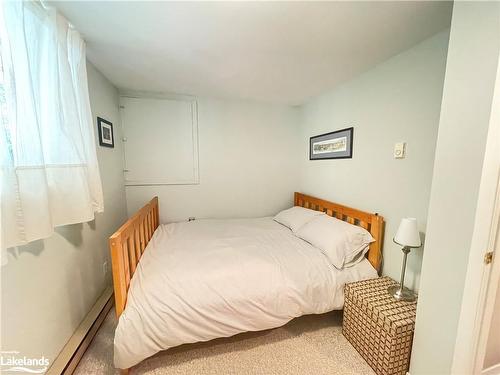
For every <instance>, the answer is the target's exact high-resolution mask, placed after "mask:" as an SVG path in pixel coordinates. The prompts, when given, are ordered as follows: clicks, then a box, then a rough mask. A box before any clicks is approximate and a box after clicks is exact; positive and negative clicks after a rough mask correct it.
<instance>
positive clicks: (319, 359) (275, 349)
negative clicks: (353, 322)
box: [75, 310, 374, 375]
mask: <svg viewBox="0 0 500 375" xmlns="http://www.w3.org/2000/svg"><path fill="white" fill-rule="evenodd" d="M341 322H342V316H341V313H340V312H333V313H329V314H323V315H309V316H304V317H301V318H297V319H294V320H292V321H291V322H290V323H288V324H287V325H285V326H283V327H281V328H277V329H273V330H268V331H262V332H249V333H243V334H240V335H237V336H234V337H231V338H224V339H217V340H213V341H210V342H206V343H198V344H190V345H182V346H180V347H177V348H172V349H169V350H167V351H164V352H161V353H158V354H157V355H155V356H153V357H151V358H148V359H146V360H145V361H143V362H141V363H140V364H139V365H137V366H135V367H133V370H132V374H134V375H135V374H182V375H188V374H189V375H205V374H207V375H226V374H231V375H232V374H238V375H243V374H262V375H264V374H265V375H292V374H315V375H316V374H317V375H320V374H325V375H326V374H328V375H332V374H342V375H349V374H353V375H354V374H356V375H362V374H370V375H372V374H374V372H373V371H372V370H371V369H370V367H369V366H368V365H367V364H366V362H365V361H364V360H363V359H362V358H361V356H360V355H359V354H358V352H356V350H355V349H354V348H353V347H352V346H351V345H350V344H349V342H348V341H347V340H346V339H345V337H344V336H343V335H342V332H341V330H342V323H341ZM115 325H116V319H115V315H114V310H112V311H111V312H110V313H109V315H108V316H107V318H106V320H105V322H104V323H103V325H102V327H101V328H100V330H99V332H98V333H97V335H96V337H95V338H94V340H93V342H92V343H91V345H90V347H89V349H88V350H87V352H86V353H85V355H84V357H83V358H82V360H81V362H80V364H79V365H78V367H77V369H76V372H75V373H76V374H79V375H82V374H115V373H116V372H117V371H116V370H115V369H114V368H113V335H114V328H115Z"/></svg>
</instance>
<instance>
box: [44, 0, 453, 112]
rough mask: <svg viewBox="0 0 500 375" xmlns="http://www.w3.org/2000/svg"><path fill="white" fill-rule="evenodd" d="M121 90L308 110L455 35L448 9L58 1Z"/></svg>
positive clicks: (406, 4)
mask: <svg viewBox="0 0 500 375" xmlns="http://www.w3.org/2000/svg"><path fill="white" fill-rule="evenodd" d="M52 4H55V6H56V7H57V8H58V9H59V10H60V11H61V12H62V13H63V14H64V15H65V16H66V18H68V19H69V20H70V21H71V22H72V23H73V24H74V25H75V27H76V28H77V29H78V30H79V31H80V32H81V33H82V34H83V36H84V38H85V40H86V41H87V57H88V59H89V60H90V61H91V62H92V63H93V64H94V65H95V66H96V67H97V68H98V69H99V70H100V71H101V72H102V73H103V74H104V75H105V76H106V77H108V78H109V80H110V81H111V82H112V83H113V84H114V85H116V86H117V87H118V88H120V89H127V90H141V91H153V92H168V93H178V94H191V95H198V96H211V97H233V98H244V99H251V100H258V101H267V102H275V103H285V104H291V105H296V104H302V103H304V102H305V101H307V100H308V99H309V98H311V97H313V96H316V95H319V94H321V93H323V92H325V91H328V90H329V89H332V88H333V87H334V86H336V85H338V84H339V83H341V82H345V81H346V80H349V79H350V78H352V77H354V76H356V75H358V74H360V73H361V72H363V71H366V70H368V69H369V68H370V67H372V66H374V65H376V64H378V63H380V62H382V61H384V60H387V59H388V58H390V57H391V56H394V55H396V54H398V53H399V52H401V51H403V50H405V49H408V48H409V47H411V46H413V45H415V44H417V43H419V42H420V41H422V40H424V39H426V38H428V37H430V36H431V35H433V34H435V33H437V32H439V31H441V30H444V29H446V28H448V27H449V25H450V19H451V10H452V3H451V2H438V1H395V2H373V1H372V2H306V1H304V2H88V1H81V2H80V1H71V2H55V3H54V2H53V3H52Z"/></svg>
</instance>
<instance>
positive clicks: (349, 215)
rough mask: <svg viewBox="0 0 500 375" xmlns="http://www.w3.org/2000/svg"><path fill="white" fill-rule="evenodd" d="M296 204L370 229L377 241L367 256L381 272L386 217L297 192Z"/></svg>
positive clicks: (372, 244)
mask: <svg viewBox="0 0 500 375" xmlns="http://www.w3.org/2000/svg"><path fill="white" fill-rule="evenodd" d="M294 205H295V206H301V207H305V208H310V209H312V210H316V211H322V212H325V213H326V214H327V215H329V216H333V217H336V218H337V219H339V220H343V221H346V222H348V223H350V224H354V225H358V226H360V227H362V228H364V229H366V230H367V231H369V232H370V234H371V235H372V236H373V238H374V239H375V242H372V243H371V244H370V249H369V250H368V254H367V258H368V261H369V262H370V263H371V264H372V266H373V267H374V268H375V269H376V270H377V272H379V273H380V268H381V266H382V243H383V233H384V218H383V217H382V216H380V215H378V214H372V213H369V212H365V211H360V210H357V209H355V208H351V207H347V206H344V205H341V204H338V203H333V202H329V201H325V200H323V199H319V198H315V197H312V196H310V195H305V194H302V193H297V192H296V193H295V195H294Z"/></svg>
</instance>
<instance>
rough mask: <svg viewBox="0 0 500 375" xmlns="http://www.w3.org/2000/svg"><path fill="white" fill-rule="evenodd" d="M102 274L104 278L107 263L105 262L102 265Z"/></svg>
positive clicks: (106, 271)
mask: <svg viewBox="0 0 500 375" xmlns="http://www.w3.org/2000/svg"><path fill="white" fill-rule="evenodd" d="M102 273H103V274H104V276H106V275H107V274H108V261H105V262H104V263H103V264H102Z"/></svg>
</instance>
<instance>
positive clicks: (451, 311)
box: [410, 2, 500, 375]
mask: <svg viewBox="0 0 500 375" xmlns="http://www.w3.org/2000/svg"><path fill="white" fill-rule="evenodd" d="M499 15H500V3H498V2H455V4H454V9H453V17H452V24H451V34H450V43H449V52H448V60H447V65H446V76H445V82H444V91H443V101H442V106H441V116H440V121H439V132H438V139H437V147H436V157H435V162H434V174H433V180H432V190H431V198H430V203H429V215H428V231H427V243H426V251H425V252H424V259H423V266H422V278H421V283H420V291H421V293H420V297H419V302H418V306H417V321H416V327H415V337H414V343H413V352H412V360H411V367H410V373H411V374H412V375H419V374H448V373H451V372H452V362H453V356H454V351H455V342H456V338H457V324H458V320H459V315H460V311H461V304H462V296H463V291H464V286H465V277H466V270H467V265H468V261H469V254H470V251H471V244H472V239H473V235H474V231H475V230H476V229H477V228H476V229H475V228H474V222H475V218H476V217H475V214H476V209H477V204H478V193H479V190H480V183H481V174H482V168H483V158H484V153H485V145H486V139H487V133H488V128H489V124H490V114H491V108H492V107H491V105H492V100H493V93H494V86H495V81H496V74H497V67H498V56H499V49H500V16H499ZM493 196H494V194H493ZM490 210H491V207H490ZM490 217H491V216H490ZM483 232H484V231H483ZM487 236H488V233H487V231H486V241H484V239H480V241H479V242H481V243H483V244H484V243H485V242H486V243H487ZM479 242H476V243H479ZM481 247H482V251H481V249H478V253H479V254H481V255H479V256H480V257H481V256H482V254H483V252H484V250H485V248H486V247H484V245H483V246H481ZM480 259H481V258H480ZM468 354H470V353H467V355H468ZM454 372H456V373H464V371H463V370H462V369H460V368H455V371H454ZM467 372H468V371H465V373H467Z"/></svg>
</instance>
